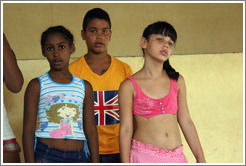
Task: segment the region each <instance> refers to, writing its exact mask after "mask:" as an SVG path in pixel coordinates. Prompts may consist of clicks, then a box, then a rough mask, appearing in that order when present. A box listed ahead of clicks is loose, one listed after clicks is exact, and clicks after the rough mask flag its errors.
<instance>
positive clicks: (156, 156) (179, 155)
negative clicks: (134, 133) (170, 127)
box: [130, 139, 188, 163]
mask: <svg viewBox="0 0 246 166" xmlns="http://www.w3.org/2000/svg"><path fill="white" fill-rule="evenodd" d="M130 163H188V161H187V159H186V157H185V155H184V154H183V145H181V146H179V147H177V148H175V149H173V150H166V149H161V148H159V147H157V146H154V145H151V144H147V145H146V144H144V143H142V142H140V141H137V140H134V139H132V146H131V150H130Z"/></svg>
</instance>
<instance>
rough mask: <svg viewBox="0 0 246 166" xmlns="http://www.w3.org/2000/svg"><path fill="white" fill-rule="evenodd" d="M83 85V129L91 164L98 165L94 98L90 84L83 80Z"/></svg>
mask: <svg viewBox="0 0 246 166" xmlns="http://www.w3.org/2000/svg"><path fill="white" fill-rule="evenodd" d="M84 83H85V100H84V111H83V112H84V116H83V128H84V132H85V135H86V139H87V141H88V146H89V151H90V153H91V158H92V162H93V163H99V147H98V133H97V127H96V123H95V116H94V96H93V89H92V86H91V84H90V83H89V82H88V81H86V80H84Z"/></svg>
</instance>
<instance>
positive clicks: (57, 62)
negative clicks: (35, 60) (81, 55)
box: [53, 59, 62, 65]
mask: <svg viewBox="0 0 246 166" xmlns="http://www.w3.org/2000/svg"><path fill="white" fill-rule="evenodd" d="M53 63H54V65H60V64H61V63H62V60H60V59H57V60H54V61H53Z"/></svg>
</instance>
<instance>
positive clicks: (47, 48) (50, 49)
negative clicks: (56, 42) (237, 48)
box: [46, 47, 54, 51]
mask: <svg viewBox="0 0 246 166" xmlns="http://www.w3.org/2000/svg"><path fill="white" fill-rule="evenodd" d="M46 50H47V51H53V50H54V48H53V47H46Z"/></svg>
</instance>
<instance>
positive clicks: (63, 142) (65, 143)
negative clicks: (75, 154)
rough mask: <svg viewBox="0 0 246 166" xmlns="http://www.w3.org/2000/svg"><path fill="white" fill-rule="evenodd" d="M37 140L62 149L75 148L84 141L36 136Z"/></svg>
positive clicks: (80, 145)
mask: <svg viewBox="0 0 246 166" xmlns="http://www.w3.org/2000/svg"><path fill="white" fill-rule="evenodd" d="M38 140H39V141H40V142H43V143H45V144H47V145H50V146H52V147H54V148H57V149H63V150H77V149H81V148H82V147H83V146H84V141H81V140H72V139H54V138H38Z"/></svg>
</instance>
